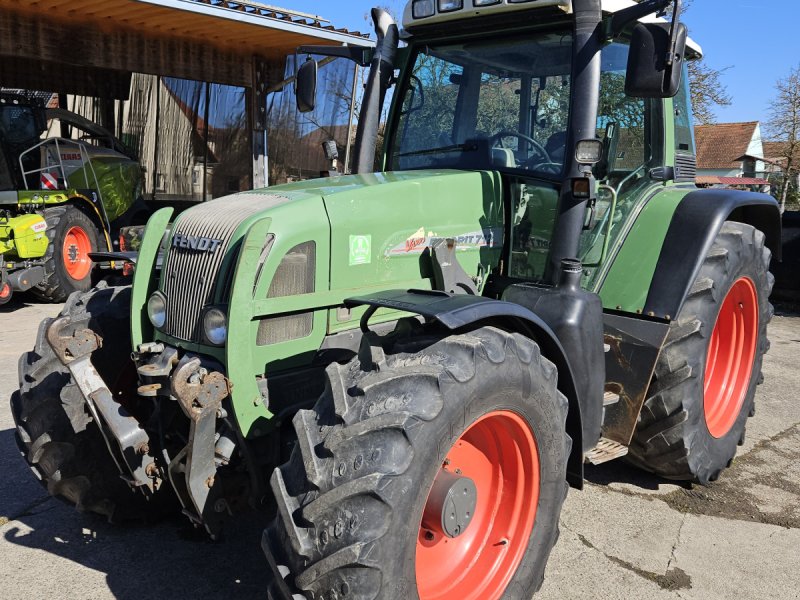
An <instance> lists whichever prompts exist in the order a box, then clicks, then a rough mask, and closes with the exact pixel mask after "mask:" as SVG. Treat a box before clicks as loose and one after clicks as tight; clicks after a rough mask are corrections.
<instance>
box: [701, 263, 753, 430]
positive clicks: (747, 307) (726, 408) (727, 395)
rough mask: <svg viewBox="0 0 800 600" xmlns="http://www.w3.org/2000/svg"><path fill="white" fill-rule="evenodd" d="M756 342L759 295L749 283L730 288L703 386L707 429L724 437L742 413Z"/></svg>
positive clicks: (716, 327) (744, 280) (713, 335)
mask: <svg viewBox="0 0 800 600" xmlns="http://www.w3.org/2000/svg"><path fill="white" fill-rule="evenodd" d="M757 340H758V295H757V294H756V288H755V285H754V284H753V282H752V281H750V279H748V278H746V277H742V278H741V279H738V280H736V282H735V283H734V284H733V286H732V287H731V289H730V291H729V292H728V295H727V296H726V297H725V301H724V302H723V303H722V308H720V311H719V316H718V317H717V322H716V324H715V325H714V331H713V332H712V333H711V341H710V343H709V345H708V356H707V358H706V373H705V384H704V386H703V391H704V400H703V408H704V412H705V419H706V426H707V427H708V431H709V433H710V434H711V435H712V436H714V437H715V438H721V437H724V436H725V435H726V434H727V433H728V432H729V431H730V430H731V428H732V427H733V425H734V423H735V422H736V419H737V417H738V416H739V413H740V412H741V410H742V405H743V404H744V399H745V396H746V395H747V389H748V387H749V386H750V376H751V374H752V370H753V360H754V359H755V355H756V342H757Z"/></svg>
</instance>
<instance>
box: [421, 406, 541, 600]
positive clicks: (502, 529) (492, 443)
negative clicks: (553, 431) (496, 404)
mask: <svg viewBox="0 0 800 600" xmlns="http://www.w3.org/2000/svg"><path fill="white" fill-rule="evenodd" d="M442 469H446V470H448V471H449V472H450V473H459V471H460V473H459V475H463V476H464V477H469V478H470V479H472V481H473V482H474V483H475V486H476V487H477V492H478V496H477V503H476V505H475V513H474V516H473V517H472V521H471V522H470V523H469V526H468V527H467V528H466V530H465V531H464V533H462V534H461V535H459V536H458V537H456V538H448V537H446V536H444V535H443V534H441V533H439V532H435V533H434V532H431V531H430V530H428V529H425V528H423V527H422V525H420V530H419V533H418V537H417V550H416V575H417V591H418V594H419V597H420V600H478V599H480V600H497V599H498V598H500V597H501V596H502V594H503V592H504V590H505V589H506V587H507V586H508V583H509V582H510V581H511V578H512V577H513V575H514V573H515V572H516V570H517V567H519V564H520V562H521V561H522V557H523V555H524V554H525V550H526V549H527V547H528V540H529V539H530V536H531V532H532V531H533V524H534V521H535V518H536V508H537V506H538V504H539V451H538V448H537V445H536V438H535V436H534V434H533V431H532V430H531V428H530V426H529V425H528V423H527V422H526V421H525V420H524V419H523V418H522V417H520V416H519V415H517V414H516V413H513V412H510V411H495V412H491V413H489V414H487V415H484V416H483V417H481V418H480V419H478V420H477V421H476V422H475V423H473V424H472V425H471V426H470V427H469V428H468V429H467V430H466V431H465V432H464V433H463V434H462V435H461V437H460V438H459V439H458V440H456V443H455V444H454V445H453V446H452V448H450V451H449V452H448V454H447V459H446V460H445V464H444V466H443V467H442ZM457 470H458V471H457ZM420 522H421V519H420ZM431 536H432V539H431Z"/></svg>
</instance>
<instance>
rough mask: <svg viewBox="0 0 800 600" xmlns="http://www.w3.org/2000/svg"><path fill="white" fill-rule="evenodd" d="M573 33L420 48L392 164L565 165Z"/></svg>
mask: <svg viewBox="0 0 800 600" xmlns="http://www.w3.org/2000/svg"><path fill="white" fill-rule="evenodd" d="M571 53H572V36H571V34H570V33H569V32H547V33H533V34H532V33H527V34H525V35H524V36H519V37H508V38H505V39H500V40H498V39H497V38H494V39H491V40H477V41H469V42H465V43H461V44H447V45H441V46H428V47H424V48H420V49H419V50H418V51H417V53H416V57H415V62H414V68H413V71H412V73H411V75H410V78H409V80H408V81H407V84H406V86H405V91H404V97H403V102H402V108H401V112H400V118H399V122H398V127H397V128H396V129H395V131H396V132H397V133H396V134H395V138H394V140H393V142H392V145H391V157H390V163H389V166H390V168H391V169H392V170H405V169H420V168H459V169H500V170H506V169H511V170H520V171H524V172H529V173H533V174H536V175H538V176H541V177H545V178H553V179H558V178H559V176H560V175H561V174H562V172H563V170H564V156H565V144H566V139H567V127H568V122H569V108H570V66H571Z"/></svg>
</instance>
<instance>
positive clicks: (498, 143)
mask: <svg viewBox="0 0 800 600" xmlns="http://www.w3.org/2000/svg"><path fill="white" fill-rule="evenodd" d="M507 137H515V138H518V139H520V140H523V141H526V142H528V143H529V144H530V145H531V146H532V147H533V149H534V150H535V151H536V152H538V156H539V157H541V158H543V159H544V160H539V161H537V162H536V163H534V164H540V163H542V164H553V159H552V158H550V155H549V154H548V153H547V150H545V148H544V146H542V145H541V144H540V143H539V142H537V141H536V140H535V139H533V138H532V137H531V136H529V135H525V134H524V133H521V132H519V131H514V130H512V129H504V130H503V131H500V132H498V133H495V134H494V135H493V136H492V137H490V138H489V141H490V142H491V144H492V148H503V147H504V146H503V138H507ZM533 158H534V157H533V156H531V157H530V158H529V159H527V160H526V161H525V163H531V162H533Z"/></svg>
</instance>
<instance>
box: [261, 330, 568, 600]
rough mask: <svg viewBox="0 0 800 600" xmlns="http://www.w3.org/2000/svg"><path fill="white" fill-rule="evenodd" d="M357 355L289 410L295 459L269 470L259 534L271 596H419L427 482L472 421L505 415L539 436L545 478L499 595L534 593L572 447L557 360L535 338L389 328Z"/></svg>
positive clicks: (552, 536)
mask: <svg viewBox="0 0 800 600" xmlns="http://www.w3.org/2000/svg"><path fill="white" fill-rule="evenodd" d="M401 323H402V322H401ZM373 343H374V342H373ZM360 357H361V358H358V357H356V358H355V359H353V361H351V362H350V363H349V364H347V365H344V366H342V365H338V364H333V365H331V366H330V367H329V368H328V370H327V384H326V390H325V392H324V393H323V395H322V396H321V397H320V399H319V401H318V402H317V404H316V406H315V407H314V409H313V410H303V411H300V412H299V413H298V414H297V415H295V417H294V420H293V424H294V428H295V432H296V435H297V438H298V441H297V443H296V446H295V448H294V450H293V452H292V455H291V458H290V459H289V461H288V462H287V463H285V464H284V465H282V466H281V467H279V468H277V469H276V470H275V471H274V473H273V475H272V480H271V483H272V489H273V493H274V495H275V498H276V501H277V504H278V512H277V516H276V517H275V519H274V521H273V522H272V523H271V525H270V526H269V527H268V528H267V529H266V530H265V532H264V536H263V541H262V546H263V548H264V551H265V553H266V555H267V560H268V562H269V564H270V566H271V568H272V571H273V574H274V580H273V582H272V583H271V587H270V590H269V597H270V598H272V599H279V598H280V599H283V598H314V599H325V600H328V599H332V598H337V599H348V600H366V599H374V598H385V599H393V598H418V593H417V583H416V575H415V548H416V542H417V536H418V534H419V532H420V518H421V515H422V509H423V507H424V505H425V502H426V498H427V490H429V489H430V486H431V485H432V482H433V480H434V477H435V476H436V474H437V472H438V471H439V470H440V469H441V468H442V460H443V458H444V456H445V455H446V454H447V452H448V449H450V447H451V446H452V444H453V443H454V442H455V441H456V440H457V439H458V438H459V436H460V435H461V434H462V433H463V432H464V431H465V430H466V429H467V428H469V427H470V425H471V424H473V423H474V422H475V421H476V420H477V419H479V418H480V417H482V416H483V415H486V414H488V413H489V412H492V411H496V410H509V411H512V412H514V413H515V414H517V415H520V416H521V417H522V418H523V419H524V421H525V422H526V423H527V426H529V427H530V428H531V430H532V431H533V433H534V435H535V438H536V442H537V444H538V452H539V460H540V477H541V480H540V496H539V503H538V508H537V512H536V520H535V524H534V526H533V532H532V534H531V535H530V538H529V539H528V540H524V541H523V545H522V548H524V549H525V550H524V555H523V558H522V561H521V563H520V564H519V566H518V568H517V570H516V572H514V574H513V577H512V578H511V580H510V583H509V584H508V585H507V586H506V588H505V592H504V593H503V597H504V598H530V596H531V594H533V593H534V592H535V591H537V590H538V589H539V588H540V587H541V584H542V581H543V578H544V570H545V565H546V563H547V559H548V557H549V555H550V551H551V549H552V547H553V545H554V544H555V542H556V540H557V538H558V519H559V515H560V512H561V506H562V504H563V501H564V498H565V496H566V491H567V484H566V464H567V457H568V455H569V450H570V446H571V441H570V439H569V437H568V436H567V434H566V433H565V421H566V415H567V400H566V398H565V397H564V396H563V395H561V394H560V393H559V392H558V391H557V389H556V383H557V373H556V368H555V366H554V365H553V364H552V363H550V362H549V361H548V360H547V359H545V358H543V357H542V356H541V354H540V352H539V347H538V346H537V345H536V344H535V343H534V342H532V341H531V340H529V339H527V338H525V337H523V336H520V335H517V334H510V333H506V332H503V331H500V330H498V329H494V328H489V327H484V328H481V329H478V330H476V331H474V332H471V333H466V334H463V335H453V336H450V337H439V338H436V337H428V338H426V337H423V336H421V335H419V334H414V335H402V334H398V335H397V337H396V338H395V341H394V342H392V343H388V344H386V346H385V348H383V349H382V348H381V347H378V346H373V347H370V346H369V345H368V344H363V345H362V350H361V352H360ZM476 518H477V516H476Z"/></svg>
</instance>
